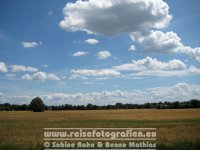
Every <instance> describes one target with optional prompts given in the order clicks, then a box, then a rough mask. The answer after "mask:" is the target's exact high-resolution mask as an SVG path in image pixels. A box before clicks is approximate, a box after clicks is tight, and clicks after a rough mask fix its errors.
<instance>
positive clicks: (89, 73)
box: [70, 69, 120, 80]
mask: <svg viewBox="0 0 200 150" xmlns="http://www.w3.org/2000/svg"><path fill="white" fill-rule="evenodd" d="M71 73H72V75H71V76H70V79H76V78H81V79H85V80H87V79H88V77H101V76H104V77H108V76H111V77H117V76H119V75H120V72H117V71H115V70H112V69H100V70H89V69H80V70H71Z"/></svg>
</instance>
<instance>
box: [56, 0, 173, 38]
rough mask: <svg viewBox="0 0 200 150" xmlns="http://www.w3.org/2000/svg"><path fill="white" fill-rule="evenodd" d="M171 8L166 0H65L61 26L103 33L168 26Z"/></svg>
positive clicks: (73, 30)
mask: <svg viewBox="0 0 200 150" xmlns="http://www.w3.org/2000/svg"><path fill="white" fill-rule="evenodd" d="M168 10H169V7H168V5H167V3H166V2H164V1H163V0H140V1H139V0H88V1H82V0H78V1H76V2H74V3H72V2H70V3H67V4H66V6H65V7H64V9H63V13H64V19H63V20H62V21H61V22H60V27H61V28H63V29H65V30H67V31H72V32H75V31H78V30H79V31H86V32H87V33H95V34H104V35H116V34H121V33H128V32H134V31H138V30H139V31H146V30H148V29H151V28H163V27H165V26H166V25H167V24H168V23H169V22H170V20H171V18H172V16H171V15H169V12H168Z"/></svg>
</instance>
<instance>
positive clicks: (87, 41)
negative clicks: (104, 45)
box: [85, 39, 99, 45]
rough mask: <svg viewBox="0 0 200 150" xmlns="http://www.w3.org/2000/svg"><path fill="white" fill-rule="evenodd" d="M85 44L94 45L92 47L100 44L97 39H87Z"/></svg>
mask: <svg viewBox="0 0 200 150" xmlns="http://www.w3.org/2000/svg"><path fill="white" fill-rule="evenodd" d="M85 42H86V43H88V44H92V45H95V44H97V43H99V41H98V40H96V39H87V40H85Z"/></svg>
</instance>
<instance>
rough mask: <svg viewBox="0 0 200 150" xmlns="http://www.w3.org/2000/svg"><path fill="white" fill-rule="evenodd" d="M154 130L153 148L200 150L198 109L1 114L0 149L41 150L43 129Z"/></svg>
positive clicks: (13, 112)
mask: <svg viewBox="0 0 200 150" xmlns="http://www.w3.org/2000/svg"><path fill="white" fill-rule="evenodd" d="M68 127H71V128H76V127H77V128H80V127H84V128H90V127H95V128H98V127H101V128H109V127H111V128H126V127H127V128H146V127H149V128H157V129H156V131H157V149H163V150H165V149H185V150H186V149H187V150H188V149H191V150H193V149H200V109H128V110H84V111H78V110H74V111H45V112H38V113H34V112H31V111H9V112H6V111H2V112H0V149H1V150H4V149H5V150H9V149H13V150H23V149H24V150H27V149H28V150H34V149H43V146H42V145H43V132H44V128H68Z"/></svg>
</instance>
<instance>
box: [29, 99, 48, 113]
mask: <svg viewBox="0 0 200 150" xmlns="http://www.w3.org/2000/svg"><path fill="white" fill-rule="evenodd" d="M30 108H31V110H32V111H33V112H43V111H44V109H45V105H44V103H43V101H42V99H41V98H40V97H36V98H34V99H33V100H32V101H31V103H30Z"/></svg>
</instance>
